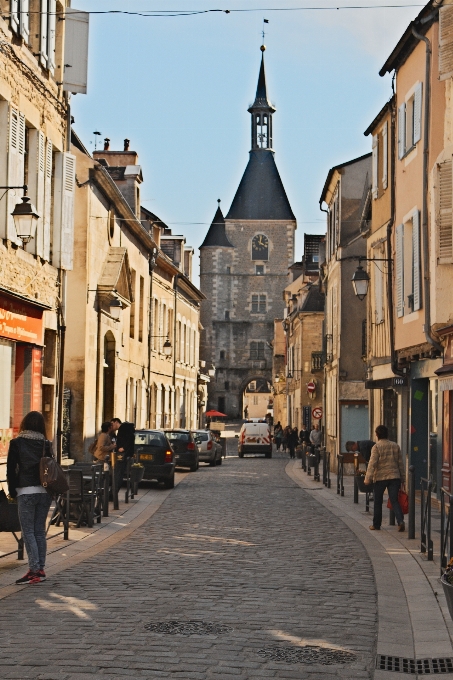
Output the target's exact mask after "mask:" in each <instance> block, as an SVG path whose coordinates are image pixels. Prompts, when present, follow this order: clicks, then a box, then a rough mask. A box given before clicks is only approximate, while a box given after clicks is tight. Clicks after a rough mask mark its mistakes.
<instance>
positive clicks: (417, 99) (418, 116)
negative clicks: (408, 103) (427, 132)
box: [414, 83, 422, 144]
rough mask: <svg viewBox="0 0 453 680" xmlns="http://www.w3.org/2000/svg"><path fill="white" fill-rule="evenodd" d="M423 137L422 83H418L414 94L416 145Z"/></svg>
mask: <svg viewBox="0 0 453 680" xmlns="http://www.w3.org/2000/svg"><path fill="white" fill-rule="evenodd" d="M421 137H422V83H417V86H416V88H415V93H414V144H417V142H419V141H420V139H421Z"/></svg>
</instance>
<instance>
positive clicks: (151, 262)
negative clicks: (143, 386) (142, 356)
mask: <svg viewBox="0 0 453 680" xmlns="http://www.w3.org/2000/svg"><path fill="white" fill-rule="evenodd" d="M156 260H157V248H153V250H152V251H151V255H150V258H149V262H148V267H149V302H148V408H147V410H148V414H147V418H146V420H147V423H148V427H149V428H151V398H152V394H151V345H152V335H153V279H154V277H153V272H154V267H155V266H156Z"/></svg>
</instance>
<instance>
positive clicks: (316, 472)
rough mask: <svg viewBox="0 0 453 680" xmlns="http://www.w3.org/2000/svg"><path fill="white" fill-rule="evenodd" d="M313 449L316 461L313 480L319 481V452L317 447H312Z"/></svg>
mask: <svg viewBox="0 0 453 680" xmlns="http://www.w3.org/2000/svg"><path fill="white" fill-rule="evenodd" d="M313 450H314V453H315V456H316V462H315V469H314V473H313V479H314V480H315V482H319V481H321V478H320V476H319V457H320V452H319V449H316V448H314V449H313Z"/></svg>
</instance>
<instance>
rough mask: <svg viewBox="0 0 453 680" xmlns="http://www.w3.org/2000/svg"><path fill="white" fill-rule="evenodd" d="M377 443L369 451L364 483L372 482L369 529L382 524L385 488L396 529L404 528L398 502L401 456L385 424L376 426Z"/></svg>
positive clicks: (379, 526)
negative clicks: (389, 437) (371, 518)
mask: <svg viewBox="0 0 453 680" xmlns="http://www.w3.org/2000/svg"><path fill="white" fill-rule="evenodd" d="M376 437H377V439H378V441H377V443H376V444H375V445H374V446H373V449H372V451H371V458H370V462H369V463H368V467H367V471H366V475H365V484H373V485H374V486H373V491H374V515H373V524H372V525H371V526H370V529H371V531H378V530H379V529H380V528H381V524H382V501H383V498H384V491H385V490H386V489H387V490H388V494H389V498H390V502H391V504H392V508H393V512H394V513H395V518H396V521H397V523H398V531H404V530H405V528H406V527H405V524H404V515H403V512H402V510H401V507H400V504H399V503H398V491H399V489H400V486H401V484H402V482H403V480H404V466H403V458H402V456H401V449H400V447H399V446H398V444H397V443H396V442H392V441H389V439H388V429H387V428H386V427H385V425H378V426H377V428H376Z"/></svg>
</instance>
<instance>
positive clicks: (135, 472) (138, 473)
mask: <svg viewBox="0 0 453 680" xmlns="http://www.w3.org/2000/svg"><path fill="white" fill-rule="evenodd" d="M144 474H145V466H144V465H142V464H141V463H133V464H132V465H131V484H132V485H133V488H136V487H137V486H138V485H139V484H140V482H141V481H142V479H143V475H144Z"/></svg>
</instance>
